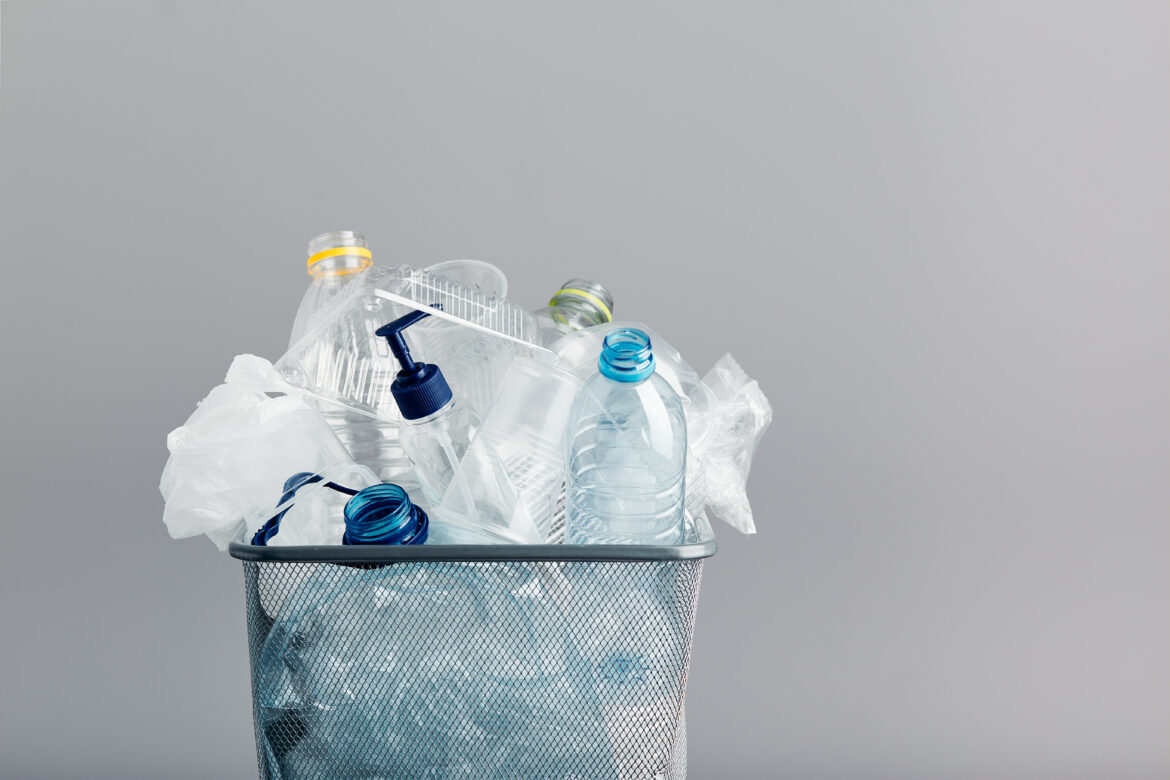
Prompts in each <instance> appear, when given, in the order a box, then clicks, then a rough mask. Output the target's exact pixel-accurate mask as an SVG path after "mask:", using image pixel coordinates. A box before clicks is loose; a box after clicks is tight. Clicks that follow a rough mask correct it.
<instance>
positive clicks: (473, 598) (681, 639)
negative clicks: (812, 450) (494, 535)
mask: <svg viewBox="0 0 1170 780" xmlns="http://www.w3.org/2000/svg"><path fill="white" fill-rule="evenodd" d="M714 552H715V542H714V541H713V540H708V541H705V542H702V543H697V544H687V545H680V546H673V547H643V546H574V545H523V546H521V545H515V546H513V545H506V546H505V545H494V546H454V545H451V546H444V545H434V546H427V545H423V546H408V547H341V546H339V547H299V548H297V547H283V548H282V547H253V546H251V545H245V544H233V545H232V546H231V554H232V555H233V556H234V557H236V558H239V559H241V560H243V562H244V582H245V592H246V598H247V618H248V644H249V650H250V655H251V669H252V693H253V708H254V720H255V730H256V745H257V756H258V761H259V767H260V777H261V778H264V779H266V780H302V779H303V778H330V779H335V778H369V779H370V780H373V779H374V778H379V779H381V778H540V780H558V779H559V780H584V779H585V778H607V779H608V778H683V777H685V776H686V718H685V711H684V699H685V693H686V680H687V668H688V664H689V661H690V651H691V639H692V634H693V631H694V625H695V610H696V605H697V602H698V593H699V581H700V578H701V575H702V569H703V562H704V559H705V558H707V557H709V556H711V555H713V554H714Z"/></svg>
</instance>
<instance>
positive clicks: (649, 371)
mask: <svg viewBox="0 0 1170 780" xmlns="http://www.w3.org/2000/svg"><path fill="white" fill-rule="evenodd" d="M653 351H654V350H653V345H652V343H651V340H650V338H649V337H648V336H647V335H646V333H644V332H643V331H640V330H637V329H634V328H621V329H617V330H613V331H610V333H609V334H607V335H606V337H605V340H604V342H603V346H602V350H601V356H600V359H599V361H598V366H599V369H600V370H599V371H597V372H596V373H595V374H594V375H593V376H592V377H591V378H590V379H588V380H587V381H586V382H585V384H584V386H582V388H581V390H580V392H578V393H577V396H576V399H575V400H574V401H573V407H572V409H571V411H570V412H569V424H568V429H567V433H566V452H567V463H566V473H567V477H566V480H567V481H566V485H565V494H566V501H567V517H566V520H565V524H566V525H565V541H566V542H568V543H569V544H662V545H669V544H681V543H682V540H683V534H684V530H685V525H684V495H685V490H686V479H685V476H686V452H687V426H686V417H685V416H684V413H683V407H682V403H681V402H680V400H679V397H678V395H677V394H676V393H675V391H674V390H673V389H672V388H671V386H670V384H669V383H668V382H667V381H666V380H665V379H664V378H663V377H661V376H659V375H658V373H657V370H656V368H655V357H654V354H653Z"/></svg>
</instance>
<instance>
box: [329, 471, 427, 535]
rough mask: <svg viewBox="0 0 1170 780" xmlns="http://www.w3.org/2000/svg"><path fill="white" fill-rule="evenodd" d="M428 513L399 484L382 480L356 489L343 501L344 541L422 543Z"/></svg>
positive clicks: (425, 533) (425, 532)
mask: <svg viewBox="0 0 1170 780" xmlns="http://www.w3.org/2000/svg"><path fill="white" fill-rule="evenodd" d="M427 525H428V522H427V515H426V513H425V512H423V511H422V510H421V509H419V508H418V507H417V506H415V505H414V503H412V502H411V500H410V496H408V495H407V494H406V491H405V490H403V489H402V488H401V487H399V486H398V485H392V484H390V483H383V484H381V485H374V486H372V487H368V488H365V489H363V490H361V491H359V492H358V494H357V495H355V496H354V497H353V498H351V499H350V500H349V502H348V503H346V505H345V536H344V537H343V538H342V543H343V544H422V543H423V542H425V541H426V538H427Z"/></svg>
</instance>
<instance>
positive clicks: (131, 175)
mask: <svg viewBox="0 0 1170 780" xmlns="http://www.w3.org/2000/svg"><path fill="white" fill-rule="evenodd" d="M2 14H3V16H2V35H3V39H2V54H0V57H2V61H0V66H2V71H3V83H2V87H0V89H2V93H0V100H2V105H3V108H2V112H0V128H2V133H3V136H2V137H3V141H2V145H0V161H2V166H3V167H2V169H0V181H2V187H0V210H2V211H0V213H2V215H3V216H2V219H3V224H2V230H0V242H2V249H0V257H2V258H3V262H4V272H3V273H4V277H3V284H2V288H0V289H2V295H3V306H2V307H0V317H2V318H3V320H2V328H3V337H2V340H0V343H2V344H3V365H4V371H3V381H0V409H3V415H2V420H3V423H2V424H3V439H4V447H3V459H4V460H3V469H2V472H0V479H2V480H3V490H2V491H0V496H2V500H3V507H4V522H3V526H2V527H3V540H2V541H0V626H2V628H0V682H2V685H0V777H3V778H5V779H6V780H7V779H8V778H21V779H23V778H60V777H88V778H99V777H109V778H131V777H152V778H155V777H168V778H169V777H175V778H179V777H190V778H208V777H248V776H253V772H254V753H253V744H252V734H251V725H250V710H249V697H248V693H247V683H248V679H247V674H248V671H247V665H246V654H245V645H244V623H243V601H242V589H241V576H240V567H239V564H238V563H237V562H235V561H233V560H231V559H229V558H228V557H227V556H226V555H220V554H218V553H217V552H216V551H215V550H214V548H213V547H212V546H211V545H210V544H208V543H207V542H205V541H203V540H189V541H185V542H174V541H171V540H170V539H169V538H168V537H167V535H166V533H165V531H164V528H163V525H162V523H161V522H160V513H161V509H162V506H161V499H160V497H159V494H158V492H157V489H156V485H157V480H158V475H159V472H160V470H161V468H162V465H163V461H164V459H165V455H166V450H165V447H164V440H165V435H166V433H167V432H168V431H169V430H170V429H171V428H173V427H175V426H177V425H179V424H181V423H182V422H183V420H184V419H185V418H186V416H187V415H188V414H189V413H190V411H191V410H192V409H193V407H194V404H195V402H196V401H197V400H198V399H199V398H201V397H202V396H203V395H204V394H205V392H206V391H207V390H208V389H210V388H211V387H212V386H213V385H215V384H216V383H218V382H219V381H220V380H221V378H222V376H223V374H224V372H225V370H226V368H227V366H228V363H229V362H230V360H231V358H232V356H233V355H235V354H237V353H240V352H253V353H256V354H260V355H264V356H267V357H269V358H276V357H277V356H279V354H280V353H281V351H282V347H283V346H284V344H285V340H286V339H287V334H288V330H289V327H290V325H291V321H292V316H293V313H294V311H295V308H296V304H297V302H298V300H299V299H300V296H301V294H302V293H303V291H304V289H305V287H306V284H307V282H308V277H307V276H306V275H305V273H304V266H303V262H304V261H303V258H304V254H303V253H304V247H305V242H306V240H307V239H308V238H309V237H311V236H312V235H314V234H316V233H318V232H321V231H324V230H330V229H338V228H352V229H357V230H361V231H364V232H365V233H366V234H367V235H368V237H369V239H370V242H371V245H372V247H373V249H374V252H375V254H376V256H377V257H378V258H379V259H380V260H381V261H384V262H402V261H407V262H415V263H419V264H425V263H429V262H433V261H436V260H440V259H445V258H451V257H467V256H471V257H481V258H484V259H488V260H492V261H495V262H496V263H498V264H499V265H501V266H503V267H504V268H505V269H506V270H507V271H508V272H509V275H510V277H511V283H512V290H513V296H512V297H513V298H514V299H515V300H518V301H520V302H523V303H526V304H528V305H532V306H536V305H538V304H540V303H541V301H542V300H543V299H545V298H547V296H548V295H549V293H550V292H551V291H552V290H553V289H555V287H556V285H558V284H559V283H560V282H562V281H563V280H564V279H565V278H568V277H569V276H571V275H576V274H584V275H587V276H591V277H595V278H598V279H601V280H603V281H604V282H605V283H606V284H608V285H610V286H611V288H612V289H613V291H614V293H615V295H616V299H617V310H618V312H619V313H620V315H622V316H625V317H630V318H639V319H642V320H645V321H647V322H650V323H651V324H653V325H654V326H655V328H657V329H658V330H659V331H660V332H661V333H662V334H664V335H665V336H667V337H668V338H669V339H670V340H671V341H672V342H673V343H674V344H675V345H677V346H679V347H681V348H682V349H683V351H684V353H685V354H686V356H687V357H688V358H689V360H690V361H691V362H692V363H693V364H694V365H695V366H697V367H698V368H699V369H700V370H701V371H705V370H706V369H707V368H708V367H709V366H710V365H711V363H713V362H714V361H715V359H716V358H717V357H718V356H719V355H720V354H721V353H722V352H723V351H725V350H728V349H730V350H732V351H733V352H734V354H735V355H736V356H737V357H738V358H739V360H740V361H741V362H742V364H743V365H744V366H745V367H746V368H747V370H748V371H749V372H750V373H752V374H753V375H754V376H756V377H757V378H758V379H759V380H760V382H761V384H762V385H763V387H764V389H765V390H766V391H767V393H768V394H769V396H770V398H771V400H772V403H773V405H774V407H775V416H776V421H775V424H774V426H773V428H772V430H771V432H770V434H769V436H768V437H767V439H766V440H765V441H764V443H763V446H762V447H761V449H760V451H759V453H758V455H757V459H756V468H755V473H754V475H753V478H752V482H751V493H752V497H753V500H754V504H755V508H756V512H757V515H758V522H759V526H760V533H759V535H758V536H757V537H755V538H743V537H740V536H739V535H737V534H736V533H734V532H732V531H730V530H729V529H727V528H720V529H719V531H720V533H719V537H720V538H719V541H720V545H721V551H720V554H719V555H718V557H716V558H715V559H714V561H713V562H712V564H711V565H710V566H709V568H708V570H707V575H706V579H705V585H704V588H705V590H704V593H703V597H702V602H701V605H700V613H699V627H698V636H697V639H696V643H695V649H694V664H693V668H692V676H691V680H690V686H689V693H688V696H689V705H690V706H689V710H690V726H691V766H692V776H693V777H696V778H708V777H794V778H943V777H945V778H1019V777H1028V778H1047V777H1053V778H1074V777H1085V778H1106V777H1108V778H1144V777H1167V776H1170V743H1168V742H1167V735H1168V734H1170V665H1168V663H1167V659H1168V658H1170V566H1168V554H1170V512H1168V510H1170V481H1168V479H1167V477H1168V476H1170V354H1168V353H1170V306H1168V305H1167V300H1168V299H1167V295H1168V293H1170V46H1168V45H1167V42H1168V41H1170V6H1167V5H1166V4H1165V3H1145V4H1142V3H1104V2H1101V3H1094V4H1084V3H1016V2H1006V3H990V4H982V3H981V4H978V5H977V4H974V3H969V4H956V3H948V4H936V3H898V4H892V3H886V4H880V5H879V4H869V3H852V4H841V3H821V2H813V3H785V2H775V3H764V2H737V3H703V2H673V3H668V2H641V1H639V2H628V1H623V2H618V1H616V0H614V1H612V2H611V1H609V0H604V1H596V0H595V1H594V2H589V3H574V4H567V3H566V4H563V3H554V4H536V3H522V2H511V1H503V0H497V1H496V2H492V3H473V2H465V3H451V2H427V3H405V2H396V3H390V4H375V3H360V4H355V3H336V2H334V3H324V2H322V3H316V4H305V5H302V4H281V5H277V4H254V5H245V4H237V3H229V2H199V3H195V2H190V3H188V2H183V3H176V2H162V1H160V2H155V3H148V2H138V3H125V2H103V3H61V2H40V3H31V2H21V1H20V0H13V1H10V2H5V3H3V6H2Z"/></svg>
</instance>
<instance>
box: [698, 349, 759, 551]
mask: <svg viewBox="0 0 1170 780" xmlns="http://www.w3.org/2000/svg"><path fill="white" fill-rule="evenodd" d="M703 382H704V383H705V384H706V385H707V387H709V388H710V389H711V392H712V393H713V394H714V396H715V398H716V399H717V401H718V411H717V414H716V417H715V420H714V422H713V425H712V427H711V435H710V436H709V437H708V439H707V441H706V442H705V444H704V446H703V447H702V448H701V450H700V451H699V454H700V456H701V463H702V468H703V472H704V475H705V477H706V479H705V483H706V506H707V509H708V510H709V511H710V512H711V513H712V514H714V515H715V516H716V517H718V518H719V519H720V520H722V521H723V522H725V523H727V524H728V525H730V526H731V527H732V528H735V529H736V530H738V531H740V532H742V533H745V534H754V533H755V532H756V523H755V519H754V518H753V517H752V506H751V502H749V501H748V497H747V479H748V474H749V473H750V472H751V468H752V457H753V456H754V455H755V452H756V447H757V446H758V445H759V443H760V438H761V437H763V435H764V432H765V431H766V430H768V426H769V425H770V424H771V422H772V405H771V404H769V403H768V399H767V398H766V397H765V396H764V391H763V390H761V389H760V385H759V383H758V382H756V381H755V380H754V379H752V378H751V377H749V376H748V375H747V374H746V373H745V372H744V370H743V369H742V368H741V367H740V365H739V363H737V362H736V361H735V358H733V357H732V356H731V355H730V354H726V355H724V356H723V357H721V358H720V359H719V360H718V361H717V362H716V363H715V365H714V366H713V367H712V368H711V370H710V371H708V372H707V376H705V377H704V378H703Z"/></svg>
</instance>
